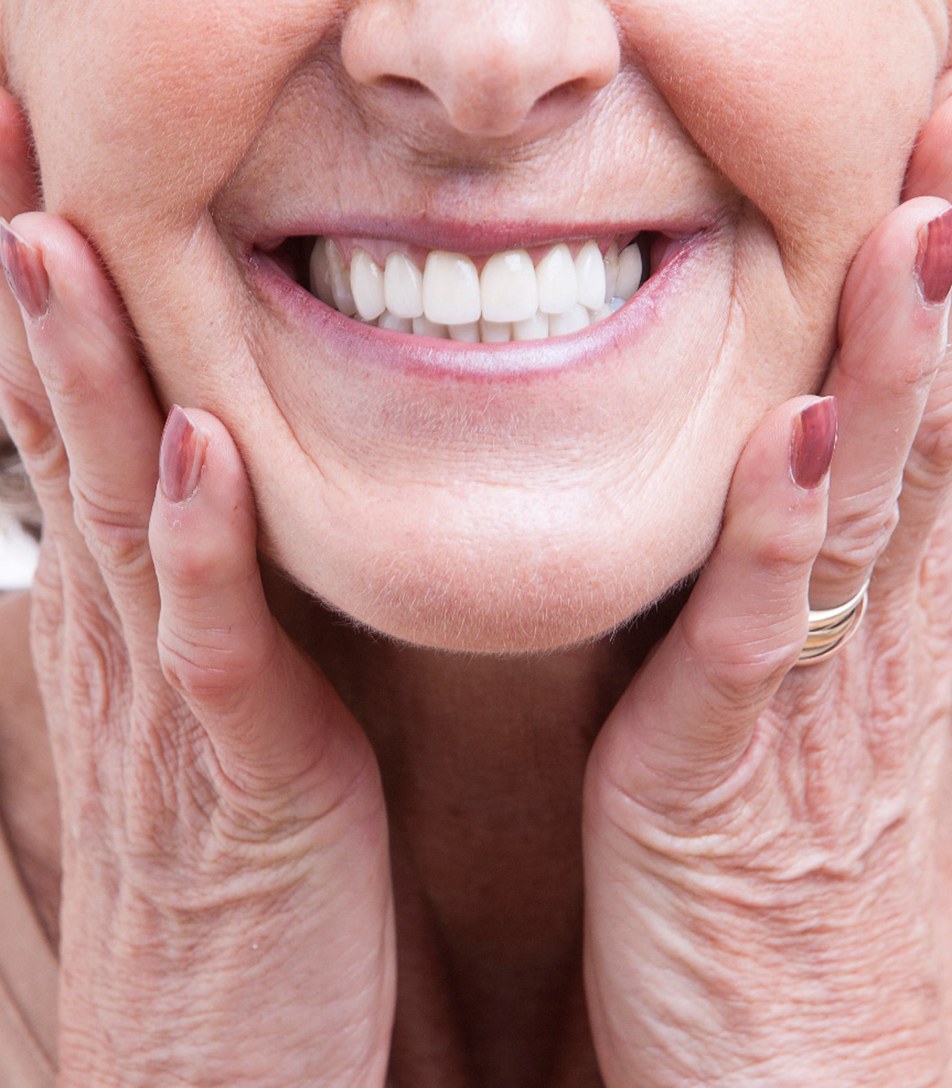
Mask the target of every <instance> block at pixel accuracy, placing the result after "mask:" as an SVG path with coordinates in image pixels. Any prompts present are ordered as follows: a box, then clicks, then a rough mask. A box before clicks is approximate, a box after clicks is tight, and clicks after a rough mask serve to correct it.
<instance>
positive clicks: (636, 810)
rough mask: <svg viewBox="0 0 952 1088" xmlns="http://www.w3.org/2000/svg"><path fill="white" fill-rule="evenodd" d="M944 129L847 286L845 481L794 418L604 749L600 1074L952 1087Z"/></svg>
mask: <svg viewBox="0 0 952 1088" xmlns="http://www.w3.org/2000/svg"><path fill="white" fill-rule="evenodd" d="M950 130H952V113H950V112H949V111H948V109H946V110H944V111H940V113H939V114H937V116H936V117H935V118H934V119H933V121H932V122H930V126H929V128H928V129H927V130H926V131H925V132H924V133H923V136H922V139H921V141H920V145H919V147H918V150H917V152H916V156H915V158H914V160H913V163H912V165H911V168H910V172H909V177H908V181H907V191H906V194H905V196H906V197H907V198H909V199H908V202H907V203H905V204H904V205H903V206H902V207H900V208H899V209H898V210H897V211H896V212H894V213H893V214H892V215H891V216H890V217H889V218H888V219H887V220H886V221H885V222H884V223H883V224H882V225H881V226H880V227H879V228H878V229H877V231H876V232H874V234H873V235H872V237H871V238H870V239H869V241H868V242H867V243H866V245H865V247H864V248H863V250H862V251H861V253H860V254H859V256H858V257H857V259H856V261H855V262H854V266H853V269H852V271H851V273H850V277H849V279H848V281H847V285H846V289H845V292H844V297H843V302H842V306H841V311H840V330H839V331H840V347H839V351H838V354H837V356H836V358H835V359H834V360H833V362H832V365H831V368H830V372H829V375H828V377H827V379H826V384H825V386H824V389H823V392H824V393H829V394H833V395H835V396H836V398H837V404H838V411H839V439H838V446H837V451H836V455H835V457H834V459H833V467H832V472H831V476H830V478H829V481H828V483H826V484H821V485H820V486H819V487H818V488H817V489H815V491H814V492H813V493H812V495H808V494H806V493H804V492H803V491H802V490H801V489H798V488H796V487H795V485H793V484H792V481H791V479H790V474H789V471H786V472H785V469H786V461H785V460H784V457H783V451H782V449H781V448H780V444H779V441H778V440H777V438H776V433H777V432H778V431H780V432H781V433H793V432H790V431H789V424H790V422H791V421H790V417H789V413H788V412H786V409H784V408H781V409H779V410H778V412H777V413H775V414H774V415H773V416H772V417H771V418H769V419H768V420H767V421H765V423H764V425H763V426H762V427H761V428H759V429H758V430H757V431H756V432H755V434H754V435H753V437H752V438H751V440H750V444H749V445H748V448H747V450H746V451H745V453H744V455H743V456H742V458H741V460H740V462H739V464H738V466H737V469H736V472H735V476H734V480H733V484H732V488H731V494H730V498H729V500H728V504H727V509H726V512H725V520H724V525H723V528H722V532H721V536H720V539H719V541H718V544H717V547H716V548H715V551H714V553H713V555H712V556H711V559H710V561H709V562H708V564H707V566H706V567H705V569H704V570H703V571H702V572H701V574H700V576H699V578H698V581H697V583H696V585H695V587H694V589H693V591H692V594H691V597H690V599H689V601H688V603H687V605H686V606H685V608H684V610H683V612H682V613H681V615H680V616H679V619H678V620H677V621H676V623H675V625H674V628H673V629H672V631H671V633H670V635H669V637H668V638H667V639H666V641H665V642H664V643H663V644H662V645H661V646H660V647H658V649H657V651H656V653H655V654H654V656H653V657H652V658H651V659H650V660H649V662H648V663H647V664H646V666H645V667H644V669H643V670H642V671H641V672H640V673H639V675H638V676H636V677H635V680H634V681H633V683H632V685H631V688H630V689H629V690H628V691H627V692H626V694H625V695H624V697H623V698H622V700H621V702H620V703H619V705H618V707H617V708H616V709H615V711H614V712H613V714H612V716H611V718H610V719H609V721H608V722H607V724H606V726H605V728H604V730H603V731H602V733H601V734H600V736H599V739H598V742H597V745H596V748H595V750H594V752H593V755H592V759H591V763H590V766H589V769H588V776H587V781H586V822H585V842H586V850H587V853H586V881H587V884H586V886H587V902H586V911H587V923H586V978H587V986H588V993H589V1003H590V1009H591V1015H592V1023H593V1029H594V1032H595V1038H596V1044H597V1047H598V1051H599V1058H600V1062H601V1068H602V1072H603V1075H604V1078H605V1082H606V1084H607V1085H608V1086H609V1088H622V1086H630V1085H638V1086H639V1088H649V1086H651V1088H654V1086H662V1085H663V1086H678V1088H682V1086H686V1085H692V1086H700V1085H705V1086H708V1088H710V1086H713V1085H718V1086H720V1085H723V1086H728V1085H730V1086H731V1088H737V1086H747V1085H758V1086H761V1085H762V1086H764V1088H766V1086H768V1085H769V1086H770V1088H779V1086H790V1088H793V1086H795V1085H796V1086H802V1085H806V1084H809V1085H811V1086H829V1088H833V1086H837V1088H843V1086H846V1085H856V1086H860V1085H861V1086H863V1088H875V1086H882V1088H895V1086H896V1085H910V1086H911V1085H915V1086H917V1088H937V1086H947V1085H949V1084H952V1067H950V1055H952V514H950V504H949V484H950V469H952V373H950V365H949V359H948V351H947V348H946V344H947V340H948V306H947V304H946V305H943V304H941V303H932V304H930V303H927V302H926V301H925V300H924V298H923V295H922V289H921V285H920V284H919V283H918V282H917V275H916V272H915V268H916V259H917V253H918V250H919V244H920V242H921V240H922V238H923V236H924V233H925V231H926V230H927V227H926V224H928V223H929V222H930V221H932V220H933V219H934V218H935V217H936V216H940V215H942V214H943V213H944V212H945V211H946V209H947V207H948V205H947V204H946V203H945V199H947V198H949V197H950V196H952V191H950V190H952V152H950V150H949V149H950V148H952V140H950V138H949V137H950V134H952V133H950ZM943 198H945V199H943ZM949 230H950V224H949V222H948V221H944V225H940V226H939V227H938V228H936V230H935V231H934V232H933V233H934V234H942V235H944V242H943V243H941V246H940V248H942V249H943V258H942V261H943V264H944V267H945V268H946V269H949V274H948V277H947V279H948V281H949V282H952V246H950V245H949V240H948V239H949V234H948V232H949ZM933 252H935V250H934V251H933ZM785 413H786V414H785ZM900 492H901V495H900ZM825 519H828V524H825ZM814 560H815V562H814ZM870 575H872V582H871V587H870V606H869V611H868V613H867V615H866V617H865V619H864V621H863V624H862V626H861V628H860V630H859V631H858V633H857V634H856V635H855V637H854V638H853V639H852V641H851V642H850V643H849V645H847V646H846V647H845V648H844V649H843V650H842V651H841V652H840V653H839V654H838V655H837V656H835V657H834V658H832V659H830V660H828V661H826V662H824V663H821V664H817V665H814V666H811V667H807V668H802V669H792V670H791V665H792V664H793V662H794V661H795V660H796V657H797V656H798V653H799V648H800V646H801V645H802V640H803V637H804V635H805V621H806V602H807V599H808V597H809V600H810V602H811V603H813V605H814V607H818V608H829V607H832V606H834V605H836V604H839V603H842V602H844V601H848V600H849V599H850V598H851V597H852V596H853V595H854V594H855V593H856V592H857V590H858V589H859V588H860V587H861V586H862V584H863V582H864V580H865V579H866V578H867V577H869V576H870Z"/></svg>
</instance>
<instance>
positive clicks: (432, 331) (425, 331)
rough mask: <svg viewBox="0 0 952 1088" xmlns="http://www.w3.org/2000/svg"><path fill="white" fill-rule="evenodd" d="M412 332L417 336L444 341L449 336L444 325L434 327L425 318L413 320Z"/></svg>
mask: <svg viewBox="0 0 952 1088" xmlns="http://www.w3.org/2000/svg"><path fill="white" fill-rule="evenodd" d="M413 332H414V333H415V334H416V335H417V336H434V337H436V338H437V339H439V340H445V339H447V337H448V336H449V334H450V331H449V329H448V328H447V327H446V326H445V325H436V324H434V323H433V322H432V321H430V320H428V319H427V318H425V317H415V318H414V319H413Z"/></svg>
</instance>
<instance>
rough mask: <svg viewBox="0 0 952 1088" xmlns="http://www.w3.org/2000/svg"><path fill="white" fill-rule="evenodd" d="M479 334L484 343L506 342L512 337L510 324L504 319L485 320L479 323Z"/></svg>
mask: <svg viewBox="0 0 952 1088" xmlns="http://www.w3.org/2000/svg"><path fill="white" fill-rule="evenodd" d="M479 335H480V339H481V340H482V342H483V343H484V344H507V343H508V342H509V341H510V340H511V339H512V326H511V325H510V324H509V323H508V322H506V321H487V320H486V319H485V318H483V320H482V321H480V323H479Z"/></svg>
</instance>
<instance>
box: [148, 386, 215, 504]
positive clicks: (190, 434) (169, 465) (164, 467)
mask: <svg viewBox="0 0 952 1088" xmlns="http://www.w3.org/2000/svg"><path fill="white" fill-rule="evenodd" d="M207 448H208V437H207V436H206V435H204V434H202V432H201V431H199V430H198V429H197V428H196V427H195V425H194V424H193V423H192V421H191V420H190V419H189V418H188V416H187V415H186V414H185V413H184V412H183V411H182V409H181V408H179V406H178V405H177V404H175V405H173V406H172V410H171V411H170V412H169V418H168V419H167V420H166V421H165V430H164V431H163V432H162V446H161V449H160V450H159V486H160V487H161V488H162V494H163V495H164V496H165V497H166V499H168V501H169V502H173V503H180V502H185V500H186V499H190V498H191V497H192V496H193V495H194V494H195V492H196V491H197V490H198V483H199V480H200V478H201V475H202V468H203V467H204V465H205V451H206V449H207Z"/></svg>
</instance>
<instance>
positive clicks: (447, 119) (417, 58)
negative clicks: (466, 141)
mask: <svg viewBox="0 0 952 1088" xmlns="http://www.w3.org/2000/svg"><path fill="white" fill-rule="evenodd" d="M341 48H342V54H343V62H344V68H345V70H346V71H347V73H348V75H349V77H350V79H351V80H352V81H353V82H354V84H356V85H357V88H362V89H365V90H371V91H372V92H373V93H372V94H370V95H367V96H366V100H367V102H368V103H370V104H371V108H375V109H377V110H378V111H379V112H383V113H384V114H386V115H387V116H386V117H385V120H388V121H395V122H396V123H397V124H399V125H400V126H401V127H403V128H405V127H406V126H407V125H412V124H413V123H414V121H416V120H429V121H433V120H436V121H437V122H438V123H442V124H444V125H448V126H450V127H451V128H452V129H454V130H455V131H456V132H457V133H459V134H462V135H464V136H466V137H471V138H481V137H485V138H500V137H501V138H505V137H510V138H511V137H515V136H518V137H520V138H530V137H531V138H538V137H539V136H542V135H544V134H545V133H546V132H548V131H552V130H556V129H559V128H564V127H565V126H566V125H567V124H569V123H571V121H573V120H575V119H576V118H577V117H578V116H579V115H580V114H581V113H582V112H584V110H585V108H586V107H587V105H588V104H589V103H590V101H591V99H592V98H593V97H594V96H595V95H596V94H597V93H598V92H599V91H600V90H601V89H602V88H604V87H606V86H607V85H608V84H609V83H611V81H612V80H613V79H614V78H615V76H616V75H617V73H618V66H619V52H620V51H619V44H618V32H617V29H616V26H615V21H614V19H613V17H612V15H611V13H610V11H609V10H608V8H607V7H606V5H605V3H604V0H359V2H358V3H357V4H356V5H355V6H354V7H353V8H352V9H351V10H350V12H349V14H348V16H347V20H346V23H345V25H344V29H343V38H342V42H341ZM408 111H409V113H408ZM414 114H415V116H414Z"/></svg>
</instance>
